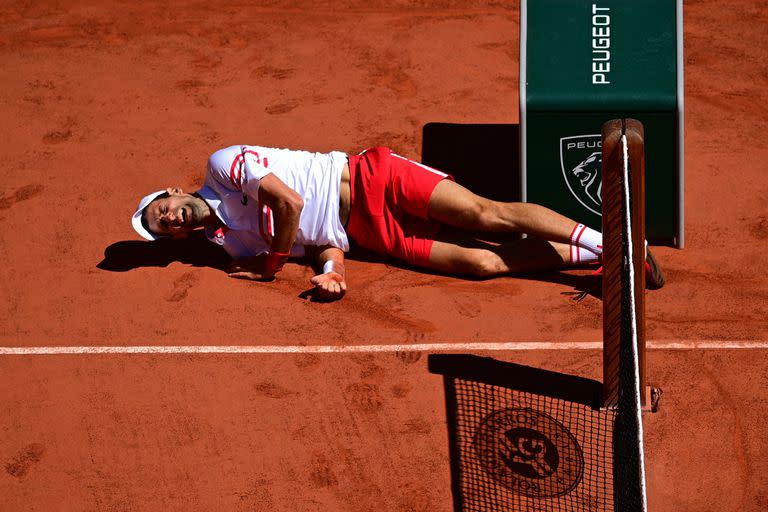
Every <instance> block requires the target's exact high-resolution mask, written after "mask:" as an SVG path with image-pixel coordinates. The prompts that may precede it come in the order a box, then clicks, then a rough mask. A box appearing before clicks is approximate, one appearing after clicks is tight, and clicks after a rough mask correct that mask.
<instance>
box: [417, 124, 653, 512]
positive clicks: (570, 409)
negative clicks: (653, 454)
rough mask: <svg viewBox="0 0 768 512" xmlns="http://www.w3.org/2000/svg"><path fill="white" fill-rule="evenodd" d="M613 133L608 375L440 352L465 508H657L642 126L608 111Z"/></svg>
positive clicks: (609, 153) (457, 486) (606, 165)
mask: <svg viewBox="0 0 768 512" xmlns="http://www.w3.org/2000/svg"><path fill="white" fill-rule="evenodd" d="M602 142H603V150H602V151H603V167H602V169H603V170H602V172H603V175H602V179H603V232H604V255H603V266H604V275H603V315H604V344H605V348H604V374H603V382H598V381H595V380H590V379H585V378H582V377H577V376H573V375H566V374H562V373H556V372H551V371H547V370H542V369H537V368H531V367H527V366H522V365H518V364H514V363H507V362H500V361H496V360H493V359H488V358H481V357H476V356H470V355H432V356H430V370H431V371H432V372H433V373H439V374H441V375H443V378H444V386H445V396H446V410H447V415H448V425H449V438H450V439H449V441H450V447H451V466H452V471H451V474H452V486H453V496H454V508H455V510H456V511H462V512H496V511H498V512H501V511H511V512H517V511H520V512H523V511H526V512H527V511H543V512H546V511H553V512H577V511H588V512H603V511H605V512H608V511H621V512H641V511H642V512H645V511H646V510H647V504H646V498H645V471H644V465H643V456H644V454H643V446H642V435H643V432H642V418H641V414H642V413H641V406H642V405H643V400H644V389H645V385H644V378H645V375H644V373H645V372H644V353H645V351H644V346H645V331H644V320H645V316H644V299H643V295H644V273H643V268H644V247H645V246H644V238H645V234H644V229H643V226H644V186H643V176H642V175H643V171H644V168H643V167H644V146H643V127H642V125H641V124H640V123H639V122H637V121H634V120H629V119H616V120H612V121H609V122H607V123H606V124H605V125H604V126H603V133H602ZM625 192H626V194H625Z"/></svg>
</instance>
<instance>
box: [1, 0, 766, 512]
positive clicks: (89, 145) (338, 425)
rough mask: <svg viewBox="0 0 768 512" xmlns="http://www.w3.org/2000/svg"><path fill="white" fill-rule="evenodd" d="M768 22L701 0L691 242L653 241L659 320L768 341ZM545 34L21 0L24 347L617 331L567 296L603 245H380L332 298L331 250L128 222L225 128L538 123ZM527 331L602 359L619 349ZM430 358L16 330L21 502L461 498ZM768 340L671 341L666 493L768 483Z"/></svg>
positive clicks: (93, 340)
mask: <svg viewBox="0 0 768 512" xmlns="http://www.w3.org/2000/svg"><path fill="white" fill-rule="evenodd" d="M766 24H768V6H766V5H765V3H764V2H760V1H757V0H751V1H748V0H740V1H735V2H729V3H728V4H727V5H726V4H724V3H722V2H718V1H715V0H707V1H691V2H686V4H685V34H684V35H685V63H686V68H685V72H686V74H685V80H686V81H685V93H686V98H685V106H686V117H685V148H686V153H685V155H686V158H685V160H686V161H685V183H686V189H685V197H686V202H685V219H686V247H685V249H684V250H678V249H673V248H668V247H658V248H654V254H655V255H656V257H657V259H658V260H659V261H660V262H661V264H662V265H663V267H664V270H665V272H666V275H667V285H666V286H665V287H664V288H663V289H661V290H659V291H655V292H649V295H648V300H647V314H648V337H649V339H651V340H669V341H674V340H702V339H706V340H748V341H749V340H751V341H756V340H757V341H760V340H762V341H768V320H767V319H768V291H766V290H768V277H766V272H765V268H766V267H767V266H768V179H767V178H766V173H765V162H766V161H768V143H767V142H766V141H768V138H766V136H765V133H766V132H768V87H767V86H768V39H766V37H765V26H766ZM518 33H519V6H518V4H517V2H501V1H491V0H488V1H484V2H475V1H468V0H455V1H451V0H444V1H435V2H418V1H407V0H398V1H394V2H389V1H388V2H383V1H378V0H373V1H366V2H362V1H352V0H347V1H338V2H310V1H305V0H295V1H288V0H283V1H267V2H260V3H258V5H257V6H256V5H251V4H250V3H232V2H223V1H219V0H212V1H208V2H203V3H200V2H182V1H180V2H173V4H172V5H166V4H162V3H153V2H120V1H118V2H110V3H107V4H105V3H104V2H101V1H95V0H94V1H85V0H73V1H72V2H67V3H66V4H59V3H56V2H7V1H6V2H2V3H0V63H1V64H2V65H0V83H2V84H3V86H2V88H0V106H1V110H2V113H3V114H2V123H0V154H2V167H3V177H4V181H3V182H2V184H0V226H1V227H0V260H2V261H3V264H2V265H0V283H2V293H1V294H0V326H2V329H0V346H14V347H30V346H50V345H73V346H75V345H76V346H95V345H98V346H101V345H118V346H120V345H300V344H310V345H315V344H322V345H334V344H337V345H357V344H372V343H376V344H390V343H391V344H413V343H427V342H429V343H443V342H452V343H465V342H466V343H470V342H510V341H512V342H516V341H545V342H560V341H598V340H600V339H601V337H602V319H601V315H600V313H601V302H600V300H599V298H597V297H595V296H594V295H587V296H586V298H584V300H582V301H579V302H577V301H574V300H571V296H570V295H568V293H569V292H578V291H581V290H585V289H587V290H590V289H595V288H596V287H599V281H598V279H599V278H598V277H595V276H591V275H589V273H588V272H586V271H573V272H564V273H559V274H557V273H556V274H552V275H543V276H537V277H536V278H527V279H521V278H516V277H504V278H499V279H493V280H487V281H472V280H464V279H460V278H455V277H449V276H441V275H432V274H424V273H420V272H417V271H414V270H411V269H407V268H402V267H400V266H397V265H393V264H389V263H386V262H371V261H367V259H366V258H364V257H361V256H359V257H356V258H355V257H354V256H353V259H351V260H350V261H349V263H348V265H347V273H348V279H347V281H348V286H349V291H348V294H347V296H346V297H345V298H344V299H343V300H342V301H339V302H335V303H330V304H319V303H313V302H310V301H308V300H306V299H305V298H302V297H301V296H300V294H301V292H303V291H304V290H306V289H308V288H309V287H310V285H309V278H310V277H311V276H312V275H313V272H312V270H311V269H310V268H308V267H307V266H305V265H301V264H298V263H289V264H288V265H286V267H285V269H284V271H283V272H282V273H281V274H280V276H279V279H278V280H276V281H275V282H273V283H253V282H246V281H240V280H234V279H228V278H227V277H226V275H225V273H224V272H222V271H221V270H219V269H217V268H215V266H212V265H211V259H210V258H208V257H207V253H205V251H202V252H197V253H195V254H193V255H191V256H187V257H186V258H173V257H172V258H168V257H167V255H163V254H161V255H158V254H157V253H156V252H152V251H151V250H150V251H148V250H147V249H146V247H147V246H146V245H144V244H145V242H143V241H140V240H138V238H137V236H136V234H135V233H134V232H133V230H132V229H131V226H130V223H129V217H130V215H131V213H133V210H134V208H135V206H136V204H137V203H138V200H139V199H140V197H141V196H143V195H144V194H146V193H148V192H150V191H153V190H157V189H159V188H164V187H166V186H169V185H180V186H182V187H183V188H185V189H189V190H194V189H195V188H196V187H198V186H200V185H201V184H202V179H203V173H204V171H205V164H206V161H207V157H208V156H209V154H210V153H211V152H213V151H215V150H216V149H218V148H220V147H223V146H227V145H231V144H258V145H265V146H279V147H290V148H296V149H307V150H316V151H330V150H342V151H347V152H350V153H352V152H358V151H360V150H362V149H364V148H366V147H368V146H373V145H388V146H391V147H392V148H394V149H395V150H396V151H397V152H398V153H400V154H402V155H405V156H408V157H412V158H415V159H419V158H420V157H421V150H422V129H423V127H424V126H425V125H426V124H427V123H432V122H448V123H499V124H515V123H518V120H519V118H518V94H517V87H518V63H519V57H518V44H519V42H518ZM477 172H482V173H489V174H491V175H492V174H493V173H499V172H503V170H499V169H478V171H477ZM139 256H141V257H139ZM131 257H135V258H136V259H138V260H139V261H141V262H142V263H141V264H137V265H133V264H131V262H130V258H131ZM105 259H106V260H109V261H110V262H111V265H106V266H105V265H104V264H103V261H104V260H105ZM116 262H117V263H116ZM497 355H498V354H497ZM498 356H499V357H503V358H506V359H509V360H516V361H519V362H523V363H525V362H526V361H527V362H528V363H531V364H533V363H536V364H537V365H540V366H544V367H548V368H552V369H556V370H557V369H560V370H563V371H570V372H572V373H576V374H579V375H585V376H588V377H595V378H598V377H599V373H600V372H599V365H600V358H599V355H597V354H592V353H586V352H584V353H578V354H569V353H567V352H563V351H557V352H553V353H542V354H528V355H525V354H523V353H510V354H504V355H503V356H502V355H498ZM411 359H413V360H411ZM425 359H426V357H413V358H409V357H406V356H403V357H402V358H396V357H395V356H394V355H393V354H376V355H372V354H370V355H349V354H347V355H310V354H305V355H270V356H254V355H250V356H226V357H225V356H221V357H219V356H56V357H42V356H0V370H1V371H0V411H1V414H0V433H2V435H0V469H2V471H0V509H3V510H12V511H15V510H156V509H158V508H160V507H163V508H165V509H168V510H181V509H183V510H212V509H218V510H356V511H362V510H392V511H396V510H450V508H451V502H450V478H449V469H450V468H449V462H448V461H449V458H448V442H447V432H446V426H445V410H444V406H443V397H442V387H441V383H440V379H439V377H437V376H435V375H430V374H429V373H428V372H427V368H426V363H425ZM764 361H765V355H764V353H763V352H760V351H744V352H740V353H735V352H728V351H722V352H721V351H712V352H701V351H684V352H674V353H667V352H651V355H650V356H649V365H650V369H649V375H651V377H652V378H653V379H654V380H656V381H657V382H658V383H659V384H660V385H661V386H662V387H666V388H667V389H666V392H665V396H664V399H663V400H664V402H665V403H664V406H663V408H662V410H661V412H659V413H657V414H656V415H651V416H649V417H648V421H647V427H646V429H647V436H648V439H649V443H648V463H649V470H648V471H649V497H650V500H651V504H652V510H656V511H673V510H674V511H687V510H690V511H701V510H718V511H730V510H733V511H736V510H739V511H758V510H765V509H767V508H768V501H766V500H767V498H766V492H765V489H766V488H768V482H766V477H765V475H767V474H768V463H766V460H768V449H767V448H766V445H765V443H761V442H760V440H761V439H764V438H765V432H764V428H763V427H762V426H761V423H760V421H759V418H760V416H759V414H760V413H761V412H763V413H764V410H765V403H766V398H767V397H766V392H765V390H764V388H765V386H760V384H761V383H765V382H766V379H767V378H768V370H767V369H766V368H767V367H766V364H765V362H764ZM654 365H655V366H654ZM681 369H682V370H681ZM62 497H66V500H65V499H63V498H62ZM67 500H68V501H67Z"/></svg>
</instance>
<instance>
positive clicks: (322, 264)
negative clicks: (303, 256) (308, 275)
mask: <svg viewBox="0 0 768 512" xmlns="http://www.w3.org/2000/svg"><path fill="white" fill-rule="evenodd" d="M314 253H315V264H316V265H317V267H318V268H320V269H321V273H320V274H318V275H316V276H315V277H313V278H312V279H310V282H311V283H312V284H313V285H315V290H316V293H317V296H318V297H319V298H321V299H325V300H338V299H340V298H342V297H343V296H344V294H345V293H346V292H347V282H346V280H345V270H344V251H342V250H341V249H339V248H338V247H333V246H332V245H325V246H320V247H316V248H315V249H314Z"/></svg>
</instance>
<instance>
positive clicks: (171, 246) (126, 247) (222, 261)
mask: <svg viewBox="0 0 768 512" xmlns="http://www.w3.org/2000/svg"><path fill="white" fill-rule="evenodd" d="M230 261H231V260H230V257H229V255H228V254H227V253H226V252H225V251H224V249H222V248H221V247H219V246H218V245H215V244H212V243H211V242H209V241H208V240H206V238H205V235H204V234H203V232H202V231H201V232H196V233H192V234H191V235H190V236H189V237H188V238H185V239H183V240H172V239H170V238H161V239H160V240H155V241H154V242H146V241H143V240H123V241H121V242H115V243H113V244H112V245H110V246H109V247H107V248H106V249H105V250H104V259H103V260H101V261H100V262H99V263H98V264H97V265H96V267H97V268H99V269H101V270H108V271H110V272H127V271H129V270H133V269H136V268H141V267H167V266H168V265H170V264H171V263H173V262H179V263H184V264H186V265H191V266H193V267H211V268H215V269H217V270H221V271H224V270H225V269H226V268H227V265H228V264H229V262H230Z"/></svg>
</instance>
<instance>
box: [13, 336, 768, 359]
mask: <svg viewBox="0 0 768 512" xmlns="http://www.w3.org/2000/svg"><path fill="white" fill-rule="evenodd" d="M602 348H603V342H602V341H573V342H570V341H567V342H562V343H556V342H547V341H542V342H503V343H414V344H408V345H262V346H257V345H222V346H219V345H204V346H195V345H146V346H143V345H134V346H124V347H120V346H93V347H85V346H79V347H78V346H72V347H67V346H49V347H0V356H3V355H6V356H10V355H22V356H29V355H61V354H324V353H330V354H339V353H340V354H347V353H360V352H367V353H370V352H456V351H469V352H475V351H479V352H498V351H530V350H601V349H602ZM646 348H647V349H649V350H694V349H699V350H733V349H768V340H653V341H648V342H647V343H646Z"/></svg>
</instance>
